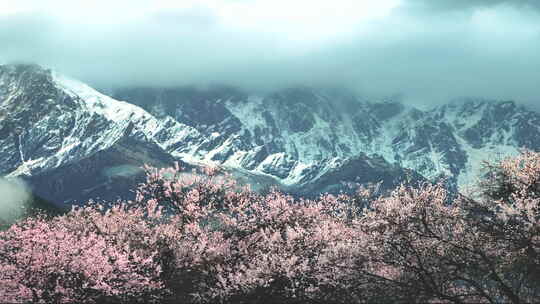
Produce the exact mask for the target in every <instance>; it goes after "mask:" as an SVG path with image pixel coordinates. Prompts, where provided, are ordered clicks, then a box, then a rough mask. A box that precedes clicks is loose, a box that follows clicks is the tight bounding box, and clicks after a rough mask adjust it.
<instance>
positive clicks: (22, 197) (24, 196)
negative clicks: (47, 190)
mask: <svg viewBox="0 0 540 304" xmlns="http://www.w3.org/2000/svg"><path fill="white" fill-rule="evenodd" d="M30 199H31V195H30V192H29V190H28V188H27V187H26V185H25V184H24V182H23V181H21V180H18V179H9V180H8V179H4V178H0V223H6V222H7V223H9V222H12V221H13V220H15V219H18V218H20V217H21V216H22V215H23V214H24V212H25V209H24V208H25V206H26V205H27V203H28V202H29V201H30Z"/></svg>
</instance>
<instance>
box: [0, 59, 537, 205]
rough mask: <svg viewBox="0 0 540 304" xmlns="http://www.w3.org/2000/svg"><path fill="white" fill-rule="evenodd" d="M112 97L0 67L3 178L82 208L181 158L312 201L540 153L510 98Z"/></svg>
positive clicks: (458, 175) (294, 91) (465, 172)
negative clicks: (420, 104) (430, 103)
mask: <svg viewBox="0 0 540 304" xmlns="http://www.w3.org/2000/svg"><path fill="white" fill-rule="evenodd" d="M113 96H114V98H111V97H109V96H106V95H104V94H102V93H100V92H98V91H96V90H94V89H93V88H90V87H89V86H87V85H85V84H83V83H81V82H79V81H76V80H73V79H69V78H67V77H64V76H62V75H59V74H57V73H55V72H52V71H50V70H46V69H43V68H41V67H39V66H36V65H4V66H0V157H2V159H3V160H4V161H3V162H2V163H0V175H4V176H8V177H22V178H24V179H25V180H27V181H28V182H29V183H30V185H31V186H32V187H33V190H34V192H36V194H37V195H39V196H41V197H43V198H45V199H47V200H53V201H55V202H58V203H72V202H84V201H86V200H87V199H90V198H103V199H112V198H114V197H116V196H126V195H127V196H129V192H128V189H129V188H131V187H133V186H134V185H135V184H136V182H137V181H139V180H140V179H141V178H142V172H141V170H140V169H139V168H140V166H142V165H143V164H144V163H149V164H152V165H155V166H167V165H170V164H172V162H174V161H178V160H180V161H182V162H184V165H185V166H189V165H194V166H197V165H206V164H218V165H220V166H222V167H223V168H226V169H227V170H229V171H230V172H232V173H233V174H235V175H236V176H238V177H240V178H242V179H243V180H245V181H248V182H252V183H257V184H258V187H263V188H265V187H268V186H272V185H274V186H278V187H281V188H282V189H285V190H287V191H291V192H294V193H299V194H309V195H313V194H317V193H320V192H323V191H334V192H336V191H340V190H343V189H345V188H344V187H343V185H342V182H359V183H366V182H378V181H381V180H382V181H383V182H384V186H385V187H392V186H394V185H396V184H397V183H399V182H401V181H404V180H413V181H418V180H421V179H422V178H423V177H425V178H428V179H431V180H435V179H437V178H438V177H441V176H448V177H449V182H450V183H453V184H454V186H460V187H462V186H463V185H465V184H466V183H468V182H469V181H471V180H472V179H473V178H474V177H475V176H476V175H477V174H478V172H479V168H480V167H479V165H480V160H482V159H485V158H488V157H489V158H493V155H495V156H496V155H500V156H505V155H511V154H515V153H517V151H518V149H519V148H520V147H526V148H529V149H533V150H538V148H539V147H540V135H539V134H540V133H539V132H538V128H539V126H540V115H539V114H538V113H536V112H533V111H530V110H527V109H526V108H524V107H522V106H518V105H516V104H515V103H513V102H506V101H505V102H495V101H486V100H474V99H463V100H457V101H454V102H452V103H449V104H447V105H443V106H440V107H437V108H434V109H432V110H429V111H421V110H419V109H416V108H414V107H411V106H407V105H403V104H401V103H400V102H399V101H398V100H393V99H388V100H382V101H377V102H372V101H367V100H362V99H360V98H358V97H357V96H355V95H354V94H352V93H351V92H348V91H346V90H339V89H312V88H306V87H296V88H290V89H285V90H280V91H276V92H274V93H271V94H268V95H265V96H252V95H249V94H247V93H244V92H242V91H241V90H238V89H235V88H229V87H214V88H207V89H197V88H190V87H180V88H170V89H158V88H124V89H119V90H115V92H114V94H113ZM119 100H126V101H119Z"/></svg>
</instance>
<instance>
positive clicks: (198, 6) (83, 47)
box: [0, 0, 540, 104]
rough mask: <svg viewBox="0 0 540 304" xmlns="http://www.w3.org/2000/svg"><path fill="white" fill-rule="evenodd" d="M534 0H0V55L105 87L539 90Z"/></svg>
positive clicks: (524, 95)
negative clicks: (194, 85) (214, 84)
mask: <svg viewBox="0 0 540 304" xmlns="http://www.w3.org/2000/svg"><path fill="white" fill-rule="evenodd" d="M539 2H540V1H536V0H529V1H527V0H512V1H503V0H491V1H490V0H479V1H470V0H452V1H448V0H440V1H439V0H386V1H382V0H379V1H371V0H334V1H313V0H311V1H308V0H295V1H286V0H273V1H270V0H213V1H210V0H199V1H195V0H183V1H173V0H171V1H159V2H158V1H143V0H132V1H103V0H94V1H84V2H81V1H67V0H60V1H54V0H53V1H40V0H18V1H11V0H7V1H3V0H0V44H1V45H2V48H0V60H3V61H32V62H37V63H40V64H43V65H46V66H50V67H53V68H56V69H58V70H60V71H61V72H64V73H67V74H69V75H72V76H74V77H78V78H81V79H83V80H85V81H88V82H90V83H91V84H93V85H96V86H101V87H111V86H123V85H164V86H168V85H184V84H209V83H224V84H231V85H238V86H241V87H243V88H244V89H248V90H249V89H253V90H267V89H274V88H279V87H283V86H290V85H296V84H304V85H313V86H319V85H324V86H347V87H350V88H352V89H354V90H357V91H358V92H360V93H363V94H367V95H391V94H394V93H402V94H404V95H405V97H406V99H407V100H410V101H411V102H414V103H423V104H432V103H434V102H439V101H443V100H446V99H448V98H451V97H456V96H463V95H474V96H483V97H489V98H501V99H517V100H520V101H525V102H529V103H535V102H539V101H540V100H539V99H540V98H539V96H540V94H539V93H540V89H539V88H538V85H537V82H538V79H540V52H539V51H538V50H540V5H538V3H539Z"/></svg>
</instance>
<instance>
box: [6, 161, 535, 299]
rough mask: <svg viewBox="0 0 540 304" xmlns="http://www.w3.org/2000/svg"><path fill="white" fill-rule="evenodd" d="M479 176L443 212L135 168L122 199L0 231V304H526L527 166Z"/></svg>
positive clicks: (441, 203) (428, 193)
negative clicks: (134, 185)
mask: <svg viewBox="0 0 540 304" xmlns="http://www.w3.org/2000/svg"><path fill="white" fill-rule="evenodd" d="M487 168H488V175H487V177H486V179H485V180H483V181H481V182H480V183H479V185H478V189H477V192H476V193H475V194H476V197H475V199H471V198H467V197H465V196H459V197H457V198H456V199H453V200H452V201H450V199H449V198H448V195H447V192H446V190H445V189H444V188H443V187H442V186H441V185H430V184H425V185H423V186H421V187H419V188H416V189H415V188H408V187H406V186H401V187H399V188H398V189H396V190H394V191H393V192H392V193H390V194H389V195H386V196H377V195H376V193H374V192H373V191H372V190H373V188H367V189H366V188H361V189H360V190H359V191H358V192H357V193H356V194H355V195H351V196H347V195H339V196H332V195H323V196H321V197H320V198H319V199H317V200H294V199H293V198H292V197H290V196H287V195H284V194H282V193H279V192H277V191H271V192H270V193H268V194H264V195H262V194H257V193H255V192H253V191H250V190H249V189H248V188H247V187H241V186H239V185H238V184H236V183H235V182H234V180H233V179H232V178H231V177H230V176H228V175H226V174H218V172H217V170H216V169H205V170H204V171H205V172H195V173H196V174H185V173H183V172H181V170H180V169H179V168H178V166H177V167H175V168H168V169H155V168H149V167H148V168H146V170H147V181H146V183H144V184H142V185H141V186H140V187H139V188H138V189H137V198H136V200H135V201H130V202H119V203H118V204H116V205H115V206H114V207H113V208H111V209H109V210H104V209H103V208H102V207H101V206H99V205H97V204H93V205H89V206H88V207H84V208H75V209H73V211H71V212H70V213H68V214H66V215H63V216H58V217H54V218H46V217H45V216H38V217H32V218H28V219H25V220H23V221H21V222H19V223H17V224H15V225H13V226H12V227H11V228H9V229H8V230H6V231H3V232H0V300H1V301H2V302H13V303H27V302H32V303H66V302H74V303H136V302H144V303H147V302H158V303H165V302H170V303H395V302H401V303H415V302H421V303H426V302H432V303H441V302H442V303H478V302H484V303H503V302H504V303H506V302H509V303H526V302H534V301H538V299H540V255H539V249H540V223H539V220H540V204H539V202H540V154H537V153H533V152H523V154H522V155H520V156H519V157H517V158H510V159H506V160H504V161H502V162H501V163H500V164H491V165H488V166H487ZM360 206H368V207H367V208H364V209H362V210H361V209H360V208H359V207H360Z"/></svg>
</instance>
